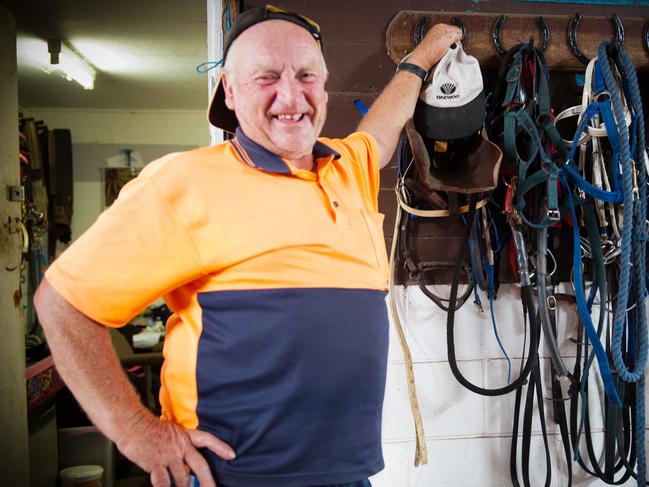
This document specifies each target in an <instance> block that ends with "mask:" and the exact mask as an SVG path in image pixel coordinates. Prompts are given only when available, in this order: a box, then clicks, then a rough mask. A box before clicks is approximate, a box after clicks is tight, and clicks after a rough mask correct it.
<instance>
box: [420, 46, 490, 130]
mask: <svg viewBox="0 0 649 487" xmlns="http://www.w3.org/2000/svg"><path fill="white" fill-rule="evenodd" d="M484 117H485V96H484V87H483V82H482V73H481V71H480V63H479V62H478V60H477V59H476V58H475V57H473V56H470V55H468V54H466V53H465V52H464V49H463V48H462V44H460V43H457V44H453V45H452V46H451V47H450V48H449V50H448V51H447V52H446V54H445V55H444V57H443V58H442V59H441V60H440V61H439V63H437V65H436V66H435V68H434V70H433V72H432V74H431V76H429V77H428V80H427V81H426V83H424V86H422V89H421V91H420V93H419V100H418V102H417V106H416V108H415V113H414V117H413V118H414V122H415V126H416V127H417V130H418V131H419V132H420V133H421V134H422V135H423V136H425V137H430V138H433V139H443V140H448V139H458V138H461V137H467V136H469V135H471V134H473V133H475V132H477V131H479V130H480V129H481V128H482V125H483V124H484Z"/></svg>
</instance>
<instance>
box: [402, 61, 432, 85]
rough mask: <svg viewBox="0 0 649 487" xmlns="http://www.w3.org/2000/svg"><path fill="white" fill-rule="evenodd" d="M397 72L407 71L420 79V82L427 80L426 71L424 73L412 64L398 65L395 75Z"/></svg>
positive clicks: (422, 69)
mask: <svg viewBox="0 0 649 487" xmlns="http://www.w3.org/2000/svg"><path fill="white" fill-rule="evenodd" d="M399 71H409V72H411V73H413V74H416V75H417V76H419V77H420V78H421V81H422V82H423V81H426V78H428V71H426V70H425V69H424V68H422V67H421V66H417V65H416V64H413V63H399V65H398V66H397V73H398V72H399Z"/></svg>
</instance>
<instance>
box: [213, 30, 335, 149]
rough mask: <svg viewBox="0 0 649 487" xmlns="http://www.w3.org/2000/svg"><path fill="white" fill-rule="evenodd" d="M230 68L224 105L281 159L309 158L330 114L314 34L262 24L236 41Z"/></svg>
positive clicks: (318, 49)
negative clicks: (328, 113) (312, 35)
mask: <svg viewBox="0 0 649 487" xmlns="http://www.w3.org/2000/svg"><path fill="white" fill-rule="evenodd" d="M228 65H229V66H231V67H230V68H229V73H225V74H224V88H225V99H226V105H227V106H228V108H230V109H231V110H234V112H235V113H236V115H237V119H238V120H239V124H240V126H241V128H242V129H243V132H244V133H245V134H246V135H247V136H248V137H250V138H251V139H252V140H254V141H255V142H257V143H258V144H260V145H261V146H263V147H265V148H266V149H268V150H270V151H271V152H274V153H275V154H277V155H279V156H280V157H283V158H286V159H300V158H304V157H310V156H311V153H312V149H313V144H314V143H315V141H316V137H317V136H318V135H319V134H320V131H321V130H322V127H323V125H324V122H325V118H326V115H327V93H326V92H325V89H324V83H325V77H326V74H325V67H324V62H323V61H322V55H321V52H320V48H319V46H318V44H317V43H316V41H315V40H314V39H313V38H312V37H311V35H310V34H309V33H308V32H307V31H306V30H304V29H303V28H301V27H299V26H297V25H295V24H292V23H290V22H286V21H283V20H268V21H265V22H261V23H260V24H257V25H254V26H252V27H251V28H249V29H248V30H246V31H245V32H243V33H242V34H241V35H240V36H239V37H238V38H237V39H236V40H235V41H234V43H233V44H232V47H231V48H230V51H229V52H228ZM228 74H229V75H230V76H228Z"/></svg>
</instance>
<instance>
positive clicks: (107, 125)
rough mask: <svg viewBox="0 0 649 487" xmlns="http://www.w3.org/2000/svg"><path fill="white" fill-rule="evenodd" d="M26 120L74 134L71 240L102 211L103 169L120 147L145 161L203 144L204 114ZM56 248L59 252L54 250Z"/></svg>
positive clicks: (44, 115)
mask: <svg viewBox="0 0 649 487" xmlns="http://www.w3.org/2000/svg"><path fill="white" fill-rule="evenodd" d="M26 111H27V112H28V113H29V115H30V116H32V117H34V118H36V119H38V120H43V121H44V122H45V123H46V124H47V126H48V127H49V128H50V129H56V128H61V129H70V131H71V134H72V151H73V164H74V167H73V177H74V185H73V192H74V202H73V205H74V213H73V215H72V238H73V239H74V238H76V237H78V236H79V235H81V234H82V233H83V232H85V231H86V230H87V229H88V228H89V227H90V225H92V223H93V222H94V221H95V220H96V219H97V217H98V216H99V214H100V213H101V211H103V209H104V196H103V195H104V187H103V184H104V182H103V179H102V177H103V174H102V171H101V170H102V168H104V167H106V159H107V158H108V157H111V156H115V155H118V154H119V153H120V151H121V150H123V149H127V148H128V149H132V150H135V151H138V152H139V153H140V154H141V155H142V157H143V160H144V161H145V162H150V161H152V160H154V159H157V158H158V157H160V156H162V155H164V154H168V153H170V152H177V151H183V150H189V149H192V148H195V147H199V146H203V145H207V144H208V142H209V131H208V127H207V125H208V124H207V118H206V115H205V111H203V110H139V111H133V110H80V109H77V110H75V109H51V108H30V109H29V110H26ZM57 250H59V248H58V247H57Z"/></svg>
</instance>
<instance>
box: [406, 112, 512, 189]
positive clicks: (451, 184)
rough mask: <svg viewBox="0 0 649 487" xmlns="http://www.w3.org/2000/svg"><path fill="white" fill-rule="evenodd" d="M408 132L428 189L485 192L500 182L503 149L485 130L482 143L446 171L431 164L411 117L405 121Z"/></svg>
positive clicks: (416, 160)
mask: <svg viewBox="0 0 649 487" xmlns="http://www.w3.org/2000/svg"><path fill="white" fill-rule="evenodd" d="M406 133H407V135H408V140H409V141H410V147H411V149H412V152H413V155H414V158H415V165H416V166H417V170H418V172H419V173H420V175H422V174H423V175H424V179H425V180H424V181H422V183H423V184H424V186H426V187H427V188H428V189H429V190H433V191H453V192H456V193H463V194H472V193H484V192H487V191H491V190H492V189H494V188H495V187H496V185H497V184H498V171H499V169H500V161H501V159H502V152H501V150H500V149H499V148H498V146H497V145H496V144H493V143H492V142H490V141H489V140H488V139H487V137H486V135H485V130H483V131H482V137H481V138H480V144H479V145H478V146H477V147H476V149H475V150H474V151H472V152H470V153H469V154H468V155H467V157H466V158H465V159H464V160H463V161H462V164H459V165H458V167H457V168H456V169H453V170H445V171H441V170H438V169H436V168H434V167H433V166H432V165H431V163H430V157H429V155H428V151H427V150H426V147H425V145H424V141H423V139H422V138H421V135H419V133H418V132H417V131H416V129H415V127H414V125H413V124H412V122H411V121H408V123H407V124H406Z"/></svg>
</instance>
